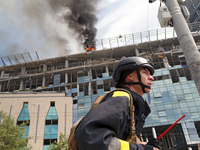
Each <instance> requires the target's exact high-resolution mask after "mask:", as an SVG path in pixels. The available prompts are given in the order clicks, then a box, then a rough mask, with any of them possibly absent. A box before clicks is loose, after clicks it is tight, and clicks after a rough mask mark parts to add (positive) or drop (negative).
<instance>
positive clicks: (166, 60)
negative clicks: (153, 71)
mask: <svg viewBox="0 0 200 150" xmlns="http://www.w3.org/2000/svg"><path fill="white" fill-rule="evenodd" d="M163 63H164V66H165V68H169V67H171V66H170V65H169V62H168V59H167V57H163Z"/></svg>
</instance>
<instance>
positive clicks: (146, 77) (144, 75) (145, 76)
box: [140, 67, 154, 93]
mask: <svg viewBox="0 0 200 150" xmlns="http://www.w3.org/2000/svg"><path fill="white" fill-rule="evenodd" d="M140 74H141V81H142V83H143V84H144V85H148V86H149V87H151V84H152V81H153V80H154V78H153V77H152V76H151V74H150V71H149V70H148V69H147V68H143V67H142V68H140ZM150 91H151V89H149V88H145V92H146V93H149V92H150Z"/></svg>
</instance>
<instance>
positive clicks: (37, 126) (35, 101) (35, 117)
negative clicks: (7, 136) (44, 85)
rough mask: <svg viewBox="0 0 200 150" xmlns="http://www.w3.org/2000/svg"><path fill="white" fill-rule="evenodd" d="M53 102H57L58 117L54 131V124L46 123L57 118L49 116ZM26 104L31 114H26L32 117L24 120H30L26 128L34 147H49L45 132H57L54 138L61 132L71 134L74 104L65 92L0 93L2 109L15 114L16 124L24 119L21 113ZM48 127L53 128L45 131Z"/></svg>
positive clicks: (30, 142)
mask: <svg viewBox="0 0 200 150" xmlns="http://www.w3.org/2000/svg"><path fill="white" fill-rule="evenodd" d="M52 102H54V103H55V110H56V114H57V117H58V119H57V123H55V124H53V125H55V126H56V127H57V128H56V129H55V130H54V131H52V130H53V128H52V124H47V123H46V122H47V121H46V120H56V118H54V119H48V118H47V115H48V113H49V110H50V108H52V106H51V105H50V104H51V103H52ZM24 104H27V106H28V109H27V110H28V111H27V112H28V113H29V115H28V114H27V115H25V116H27V117H28V116H29V118H30V119H24V121H25V120H29V125H28V126H27V127H28V128H26V130H28V134H27V136H29V137H31V139H30V140H29V143H28V144H30V145H31V146H33V149H35V150H36V149H37V150H43V149H46V148H47V147H48V145H44V135H45V132H46V133H47V132H49V133H48V134H51V132H54V133H55V134H56V138H54V140H57V137H59V135H60V133H61V132H62V133H63V134H65V135H66V136H67V135H69V132H70V128H71V126H72V105H73V104H72V98H71V97H66V96H65V94H64V93H55V94H54V93H35V94H31V93H28V94H0V109H1V110H3V111H5V112H6V113H7V114H9V115H11V116H13V117H14V118H15V119H16V124H18V122H20V121H22V120H21V119H19V117H20V113H23V112H24V110H23V108H24V107H23V105H24ZM50 113H51V112H50ZM46 126H47V127H46ZM48 127H50V128H52V129H51V130H50V131H45V129H46V128H48ZM46 140H48V139H46ZM43 147H44V148H43Z"/></svg>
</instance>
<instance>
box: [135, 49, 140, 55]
mask: <svg viewBox="0 0 200 150" xmlns="http://www.w3.org/2000/svg"><path fill="white" fill-rule="evenodd" d="M135 55H136V56H140V53H139V51H138V49H137V48H135Z"/></svg>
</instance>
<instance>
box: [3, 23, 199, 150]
mask: <svg viewBox="0 0 200 150" xmlns="http://www.w3.org/2000/svg"><path fill="white" fill-rule="evenodd" d="M197 24H199V23H198V22H197ZM192 34H193V37H194V40H195V42H196V44H197V46H198V49H200V34H199V32H193V33H192ZM95 45H96V49H97V50H96V51H91V52H90V53H87V52H83V53H78V54H74V55H65V56H62V57H56V58H51V59H45V60H31V59H30V55H28V53H22V54H17V55H10V56H6V57H1V58H0V65H1V67H0V72H1V78H0V109H1V110H4V111H6V112H7V113H9V114H10V115H13V116H14V117H15V118H16V124H17V123H20V122H22V121H25V120H29V121H30V124H29V127H27V131H26V134H27V135H29V136H32V137H33V138H32V139H30V142H29V143H30V144H31V145H32V146H33V148H34V149H44V150H45V149H47V147H48V146H49V144H50V143H51V142H52V141H54V140H57V139H58V137H59V133H60V132H62V133H64V134H65V135H66V137H67V135H68V134H69V130H70V127H71V126H72V124H73V123H75V122H76V121H77V120H78V119H79V118H81V117H82V116H84V115H85V114H87V112H88V111H89V110H90V107H91V106H92V103H93V102H94V100H95V99H96V97H97V96H99V95H104V94H106V93H107V92H108V91H110V90H112V89H114V85H113V80H112V73H113V69H114V66H115V65H116V64H117V63H118V62H119V61H120V60H121V59H122V58H123V57H130V56H141V57H144V58H146V59H148V60H149V61H151V62H152V63H153V64H154V68H155V74H154V79H155V80H154V81H153V82H152V91H151V93H150V96H148V95H145V96H144V98H145V99H147V100H148V103H149V105H150V108H151V110H152V112H151V115H150V116H149V117H148V118H147V120H146V124H145V128H144V133H143V136H144V139H145V140H146V141H147V140H148V139H150V138H152V131H151V129H152V127H154V128H155V129H156V131H157V134H158V135H159V134H160V133H162V132H163V131H164V130H165V129H166V128H167V127H169V125H171V124H172V123H174V122H175V121H176V120H177V119H178V118H180V117H181V116H182V115H183V114H185V115H186V117H185V118H184V119H182V120H181V121H180V123H178V124H177V125H176V126H175V127H174V128H173V129H172V130H170V132H168V133H167V134H166V135H165V136H164V137H163V149H164V150H167V149H176V150H183V149H188V147H191V148H194V149H195V148H197V147H198V143H199V142H200V141H199V137H200V119H199V118H200V111H199V109H198V107H200V96H199V93H198V91H197V89H196V87H195V83H194V81H193V80H192V77H191V73H190V71H189V68H188V65H187V62H186V60H185V57H184V55H183V52H182V49H181V46H180V44H179V41H178V39H177V37H176V33H175V31H174V30H173V28H164V29H159V30H152V31H146V32H141V33H135V34H129V35H122V36H121V37H120V39H119V37H118V36H116V37H114V38H110V39H101V40H97V41H96V42H95ZM24 110H26V111H24ZM22 112H26V114H27V118H23V117H21V114H22ZM28 129H29V130H28ZM47 129H51V130H47Z"/></svg>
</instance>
